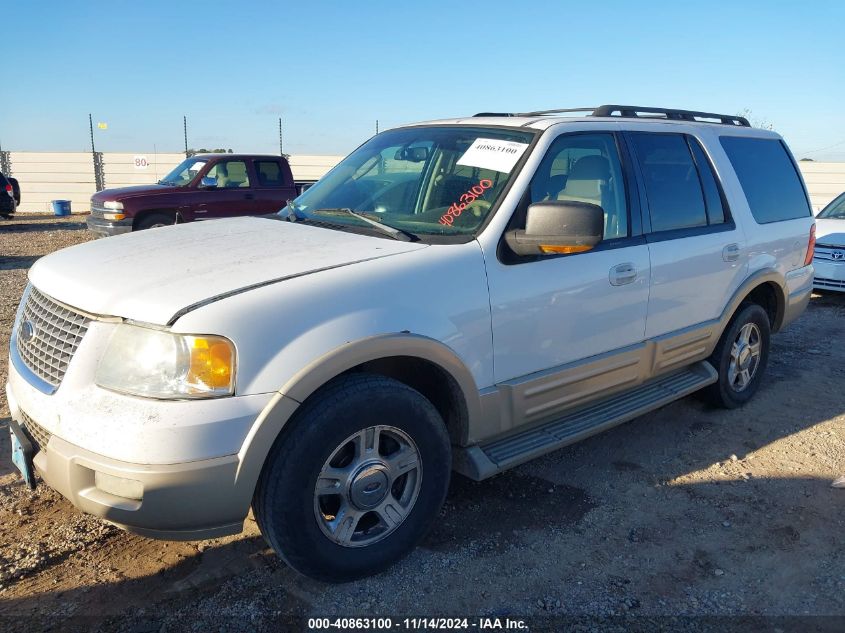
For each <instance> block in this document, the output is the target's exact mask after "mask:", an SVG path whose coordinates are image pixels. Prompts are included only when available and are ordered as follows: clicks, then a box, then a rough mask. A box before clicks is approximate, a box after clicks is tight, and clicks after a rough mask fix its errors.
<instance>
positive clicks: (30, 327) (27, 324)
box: [18, 321, 35, 343]
mask: <svg viewBox="0 0 845 633" xmlns="http://www.w3.org/2000/svg"><path fill="white" fill-rule="evenodd" d="M18 338H20V340H21V342H22V343H30V342H31V341H32V339H34V338H35V325H34V324H33V323H32V321H23V322H22V323H21V324H20V327H19V328H18Z"/></svg>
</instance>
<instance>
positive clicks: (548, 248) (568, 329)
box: [6, 106, 814, 581]
mask: <svg viewBox="0 0 845 633" xmlns="http://www.w3.org/2000/svg"><path fill="white" fill-rule="evenodd" d="M813 232H814V221H813V217H812V214H811V211H810V204H809V202H808V198H807V194H806V191H805V188H804V185H803V182H802V180H801V177H800V175H799V172H798V170H797V168H796V165H795V162H794V160H793V158H792V156H791V155H790V153H789V151H788V149H787V147H786V145H785V144H784V142H783V140H782V139H781V138H780V137H779V136H778V135H777V134H774V133H772V132H768V131H765V130H758V129H752V128H751V127H749V125H748V123H747V121H745V120H744V119H742V118H741V117H731V116H725V115H716V114H707V113H698V112H689V111H681V110H664V109H652V108H638V107H628V106H604V107H601V108H598V109H596V110H594V111H592V112H589V111H588V112H586V113H585V115H582V116H580V117H577V116H573V115H572V114H571V113H569V112H568V111H552V112H532V113H528V114H519V115H510V114H507V115H496V114H487V115H480V116H477V117H468V118H461V119H454V120H446V121H436V122H431V123H424V124H419V125H409V126H406V127H401V128H398V129H394V130H390V131H387V132H383V133H382V134H379V135H377V136H375V137H374V138H372V139H370V140H369V141H367V142H366V143H364V144H363V145H362V146H361V147H359V148H358V149H357V150H355V151H354V152H353V153H352V154H350V155H349V157H347V158H346V159H345V160H344V161H343V162H341V163H340V164H339V165H338V166H337V167H336V168H334V169H333V170H332V171H331V172H330V173H329V174H328V175H327V176H326V177H325V178H323V179H322V180H321V181H320V182H318V183H317V184H316V185H314V186H313V187H312V188H310V189H309V190H308V191H307V192H305V193H304V194H302V195H301V196H300V197H299V198H297V199H296V200H294V201H293V202H291V203H289V205H288V206H287V208H285V209H283V210H282V212H281V213H279V214H278V215H274V216H265V217H254V218H238V219H229V220H219V221H215V222H203V223H196V224H188V225H179V226H173V227H167V228H162V229H158V230H155V231H143V232H141V233H138V234H131V235H124V236H119V237H115V238H110V239H108V240H99V241H96V242H92V243H87V244H82V245H79V246H75V247H73V248H69V249H66V250H63V251H59V252H57V253H54V254H52V255H49V256H47V257H45V258H43V259H41V260H39V261H38V262H37V263H36V264H35V265H34V266H33V267H32V269H31V271H30V274H29V281H30V284H29V286H28V287H27V290H26V292H25V295H24V297H23V299H22V302H21V305H20V309H19V311H18V316H17V321H16V324H15V328H14V331H13V336H12V341H11V349H10V356H11V368H10V371H9V383H8V385H7V387H6V392H7V396H8V399H9V405H10V408H11V412H12V418H13V420H14V421H13V423H12V424H11V429H12V432H13V438H14V440H13V452H14V461H15V463H16V464H17V465H18V466H19V468H20V470H21V472H22V473H23V474H24V477H25V479H26V481H27V482H29V483H30V485H35V481H36V479H35V473H37V475H38V476H40V478H41V479H42V480H43V481H44V482H45V483H46V484H47V485H49V486H51V487H52V488H54V489H55V490H57V491H59V492H60V493H61V494H63V495H64V496H65V497H67V498H68V499H69V500H70V501H71V502H72V503H73V504H74V505H76V506H77V507H78V508H80V509H81V510H83V511H85V512H89V513H92V514H95V515H97V516H100V517H103V518H104V519H106V520H108V521H111V522H113V523H115V524H117V525H120V526H122V527H125V528H126V529H128V530H131V531H133V532H136V533H139V534H143V535H147V536H151V537H160V538H169V539H200V538H210V537H216V536H221V535H225V534H233V533H236V532H238V531H240V530H241V529H242V525H243V522H244V519H245V517H246V516H247V514H248V512H249V510H250V507H252V509H253V511H254V513H255V517H256V519H257V521H258V524H259V526H260V527H261V530H262V532H263V534H264V535H265V537H266V539H267V541H268V542H269V543H270V545H272V547H273V548H274V549H275V551H276V552H278V553H279V555H280V556H282V557H283V558H284V559H285V560H286V561H287V562H288V563H289V564H290V565H291V566H293V567H294V568H296V569H298V570H299V571H301V572H303V573H305V574H308V575H310V576H313V577H316V578H321V579H327V580H335V581H338V580H347V579H351V578H355V577H359V576H362V575H366V574H370V573H373V572H376V571H378V570H381V569H384V568H385V567H386V566H388V565H389V564H390V563H392V562H393V561H395V560H397V558H399V557H400V556H402V555H403V554H405V553H407V552H408V551H409V550H410V549H411V548H412V547H413V546H414V544H415V543H416V542H417V541H418V540H419V539H420V538H421V537H422V536H423V534H424V533H425V532H426V530H427V529H428V528H429V527H430V526H431V525H432V523H433V522H434V521H436V520H437V516H438V511H439V509H440V507H441V504H442V503H443V500H444V497H445V495H446V492H447V488H448V485H449V478H450V473H451V471H452V470H453V469H454V470H456V471H457V472H459V473H462V474H464V475H466V476H469V477H472V478H473V479H484V478H486V477H490V476H491V475H494V474H496V473H499V472H502V471H503V470H505V469H507V468H510V467H512V466H515V465H517V464H520V463H522V462H525V461H526V460H529V459H532V458H534V457H536V456H538V455H542V454H544V453H547V452H549V451H553V450H555V449H558V448H560V447H562V446H565V445H567V444H570V443H572V442H575V441H578V440H580V439H583V438H585V437H587V436H589V435H592V434H594V433H597V432H599V431H602V430H604V429H608V428H610V427H612V426H614V425H617V424H620V423H622V422H625V421H627V420H631V419H632V418H635V417H637V416H639V415H642V414H643V413H645V412H647V411H649V410H652V409H655V408H657V407H660V406H662V405H665V404H666V403H668V402H670V401H672V400H675V399H677V398H681V397H683V396H686V395H687V394H690V393H692V392H695V391H698V390H706V393H707V394H708V395H709V397H710V398H711V399H712V401H714V402H715V403H717V404H719V405H721V406H725V407H736V406H740V405H742V404H743V403H745V402H746V401H748V400H749V399H750V398H751V397H752V396H753V394H754V393H755V391H756V390H757V388H758V386H759V384H760V381H761V379H762V377H763V373H764V370H765V367H766V361H767V358H768V354H769V336H770V332H776V331H778V330H780V329H782V328H783V327H785V326H786V325H787V324H788V323H789V322H791V321H792V320H793V319H795V318H796V317H797V316H799V315H800V314H801V312H802V311H803V310H804V308H805V307H806V305H807V302H808V300H809V297H810V293H811V289H812V285H813V267H812V259H813Z"/></svg>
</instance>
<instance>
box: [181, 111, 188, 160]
mask: <svg viewBox="0 0 845 633" xmlns="http://www.w3.org/2000/svg"><path fill="white" fill-rule="evenodd" d="M182 134H184V136H185V158H188V117H187V116H185V115H182Z"/></svg>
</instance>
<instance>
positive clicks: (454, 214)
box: [438, 178, 493, 226]
mask: <svg viewBox="0 0 845 633" xmlns="http://www.w3.org/2000/svg"><path fill="white" fill-rule="evenodd" d="M492 186H493V181H492V180H490V179H489V178H482V179H481V180H480V181H479V183H478V184H477V185H475V186H473V187H472V188H471V189H470V190H469V191H467V192H466V193H464V194H461V199H460V202H456V203H454V204H453V205H452V206H450V207H449V210H448V211H446V213H444V214H443V215H442V216H440V220H438V222H440V224H442V225H444V226H452V224H454V222H455V218H459V217H461V213H463V212H464V210H465V209H466V208H467V207H468V206H469V205H471V204H472V203H473V202H475V201H476V200H478V199H479V198H480V197H481V195H482V194H483V193H484V192H485V191H487V190H488V189H489V188H490V187H492ZM481 202H482V203H484V204H486V205H488V206H489V204H490V203H489V202H487V201H486V200H481Z"/></svg>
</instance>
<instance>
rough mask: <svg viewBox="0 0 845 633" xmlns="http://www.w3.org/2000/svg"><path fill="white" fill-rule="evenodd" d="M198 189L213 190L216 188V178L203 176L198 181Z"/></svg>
mask: <svg viewBox="0 0 845 633" xmlns="http://www.w3.org/2000/svg"><path fill="white" fill-rule="evenodd" d="M200 187H202V188H203V189H214V188H216V187H217V178H215V177H214V176H203V177H202V180H200Z"/></svg>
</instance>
